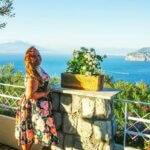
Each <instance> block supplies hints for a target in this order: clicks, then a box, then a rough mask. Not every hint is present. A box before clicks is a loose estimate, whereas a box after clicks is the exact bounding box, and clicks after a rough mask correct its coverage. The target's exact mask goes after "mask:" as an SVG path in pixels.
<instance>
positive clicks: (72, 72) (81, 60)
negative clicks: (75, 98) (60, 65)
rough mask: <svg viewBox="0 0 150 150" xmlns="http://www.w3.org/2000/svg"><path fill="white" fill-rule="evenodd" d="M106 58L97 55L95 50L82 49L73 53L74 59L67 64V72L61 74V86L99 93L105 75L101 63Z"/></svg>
mask: <svg viewBox="0 0 150 150" xmlns="http://www.w3.org/2000/svg"><path fill="white" fill-rule="evenodd" d="M105 57H106V56H105V55H104V56H100V55H97V54H96V52H95V49H93V48H91V49H87V48H85V47H81V49H80V50H74V51H73V58H72V59H70V60H69V61H68V62H67V70H66V72H65V73H62V74H61V86H62V87H69V88H76V89H84V90H90V91H99V90H101V89H102V88H103V81H104V75H103V72H102V70H101V64H100V62H102V61H103V59H104V58H105Z"/></svg>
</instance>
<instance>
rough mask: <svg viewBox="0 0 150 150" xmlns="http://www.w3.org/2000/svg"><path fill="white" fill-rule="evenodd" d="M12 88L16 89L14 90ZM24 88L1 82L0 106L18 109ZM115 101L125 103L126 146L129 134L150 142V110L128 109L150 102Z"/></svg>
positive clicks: (12, 109)
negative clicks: (142, 113) (144, 111)
mask: <svg viewBox="0 0 150 150" xmlns="http://www.w3.org/2000/svg"><path fill="white" fill-rule="evenodd" d="M12 88H14V89H13V90H12ZM24 88H25V87H24V86H18V85H10V84H3V83H0V108H2V109H6V110H8V109H9V110H11V111H16V109H17V103H18V101H19V100H20V97H21V94H22V92H23V91H24ZM114 101H115V102H121V103H124V104H125V107H124V111H123V113H124V124H123V125H122V126H123V127H124V130H123V131H122V132H123V134H124V137H123V145H124V148H125V147H126V136H127V134H128V135H129V136H130V137H131V139H132V140H134V139H135V138H136V137H137V136H140V137H142V138H143V140H144V141H146V142H150V112H148V113H146V114H144V115H143V116H140V115H139V113H138V112H137V111H136V109H134V110H133V111H132V113H131V112H130V111H129V109H128V106H129V105H131V104H133V105H135V104H138V105H145V106H148V107H150V103H147V102H138V101H134V100H121V99H114ZM115 109H116V108H115ZM149 110H150V108H149ZM133 114H134V115H133ZM139 123H140V124H141V125H142V126H143V128H142V129H139ZM129 124H130V126H129Z"/></svg>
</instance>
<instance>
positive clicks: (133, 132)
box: [114, 99, 150, 148]
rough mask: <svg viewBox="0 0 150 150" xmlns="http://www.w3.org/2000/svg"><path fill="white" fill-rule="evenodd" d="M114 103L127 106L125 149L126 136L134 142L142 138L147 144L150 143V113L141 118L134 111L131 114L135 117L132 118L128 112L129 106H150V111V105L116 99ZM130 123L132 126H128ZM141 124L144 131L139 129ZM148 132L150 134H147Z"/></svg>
mask: <svg viewBox="0 0 150 150" xmlns="http://www.w3.org/2000/svg"><path fill="white" fill-rule="evenodd" d="M114 101H118V102H122V103H124V104H125V107H124V139H123V145H124V148H125V147H126V135H127V134H128V135H129V136H130V137H131V139H132V140H134V139H135V138H136V137H138V136H140V137H142V138H143V140H144V141H145V142H147V143H149V142H150V119H149V118H150V111H148V112H147V113H145V114H144V115H143V116H140V115H139V114H138V112H137V111H136V110H133V111H132V113H131V114H133V112H134V115H135V116H131V114H130V111H129V110H128V105H129V104H139V105H144V106H148V107H149V108H148V110H150V103H147V102H140V101H139V102H138V101H134V100H120V99H114ZM147 118H148V119H147ZM129 122H130V126H127V125H128V123H129ZM139 123H140V124H141V125H142V126H143V128H142V129H139V127H138V124H139ZM146 132H148V133H146Z"/></svg>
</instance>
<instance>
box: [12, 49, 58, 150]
mask: <svg viewBox="0 0 150 150" xmlns="http://www.w3.org/2000/svg"><path fill="white" fill-rule="evenodd" d="M41 61H42V59H41V56H40V53H39V51H38V50H37V49H36V48H34V47H30V48H29V49H28V50H27V51H26V54H25V58H24V62H25V67H26V78H25V93H24V94H23V96H22V98H21V101H20V102H19V108H18V110H17V113H16V126H15V137H16V138H17V139H18V144H19V145H21V146H22V149H23V150H30V149H31V147H32V144H33V143H35V144H41V145H42V146H50V145H51V144H56V143H58V138H57V132H56V127H55V124H54V118H53V114H52V112H51V109H52V105H51V98H50V94H49V92H50V87H49V86H48V82H49V79H50V78H49V76H48V75H47V74H46V73H45V72H44V70H43V69H42V68H41V67H40V64H41Z"/></svg>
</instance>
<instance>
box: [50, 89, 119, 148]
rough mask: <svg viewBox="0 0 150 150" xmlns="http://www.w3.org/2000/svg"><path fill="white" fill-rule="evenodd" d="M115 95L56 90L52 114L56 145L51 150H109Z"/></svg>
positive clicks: (111, 137)
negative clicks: (56, 138)
mask: <svg viewBox="0 0 150 150" xmlns="http://www.w3.org/2000/svg"><path fill="white" fill-rule="evenodd" d="M117 93H118V91H109V90H103V91H101V92H88V91H82V90H73V89H72V90H71V89H65V88H56V89H53V92H52V100H53V101H52V105H53V113H54V117H55V121H56V127H57V132H58V137H59V140H60V143H59V144H58V145H56V146H52V147H51V149H52V150H63V149H64V150H113V147H114V142H113V102H112V100H111V99H112V98H113V96H114V95H116V94H117Z"/></svg>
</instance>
